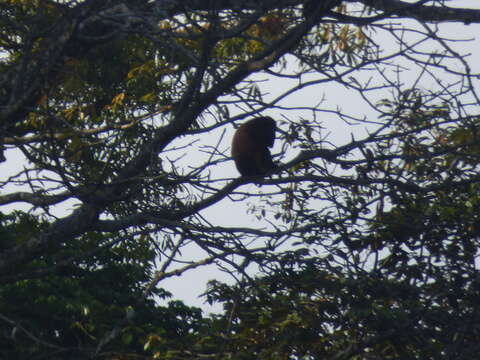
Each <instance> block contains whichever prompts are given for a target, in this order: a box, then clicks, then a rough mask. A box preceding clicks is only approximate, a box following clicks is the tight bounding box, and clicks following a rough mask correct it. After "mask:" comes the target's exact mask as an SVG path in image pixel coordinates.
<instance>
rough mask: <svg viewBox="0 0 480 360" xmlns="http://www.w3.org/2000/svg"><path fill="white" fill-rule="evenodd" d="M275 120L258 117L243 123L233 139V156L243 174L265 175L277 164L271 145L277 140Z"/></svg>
mask: <svg viewBox="0 0 480 360" xmlns="http://www.w3.org/2000/svg"><path fill="white" fill-rule="evenodd" d="M276 130H277V126H276V124H275V120H273V119H272V118H271V117H269V116H264V117H258V118H254V119H252V120H249V121H247V122H246V123H244V124H242V125H241V126H240V127H239V128H238V129H237V131H236V132H235V135H234V136H233V140H232V157H233V160H234V161H235V166H236V167H237V170H238V172H239V173H240V174H241V175H242V176H263V175H265V174H266V173H267V172H269V171H270V170H273V169H275V168H276V167H277V166H276V165H275V164H274V163H273V160H272V155H271V154H270V150H269V149H268V148H269V147H272V146H273V143H274V142H275V131H276Z"/></svg>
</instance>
